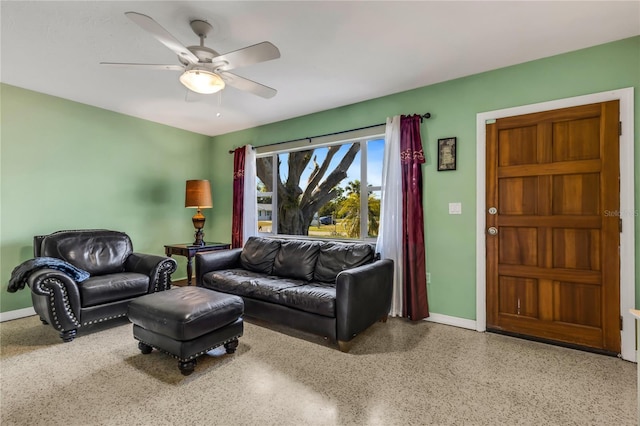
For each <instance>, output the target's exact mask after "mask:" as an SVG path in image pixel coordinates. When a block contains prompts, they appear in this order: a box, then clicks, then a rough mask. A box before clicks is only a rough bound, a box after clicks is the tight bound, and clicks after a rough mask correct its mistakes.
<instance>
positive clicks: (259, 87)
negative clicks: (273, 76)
mask: <svg viewBox="0 0 640 426" xmlns="http://www.w3.org/2000/svg"><path fill="white" fill-rule="evenodd" d="M219 74H220V75H221V76H222V77H223V80H224V82H225V83H226V84H228V85H229V86H231V87H235V88H236V89H240V90H244V91H245V92H250V93H253V94H254V95H258V96H261V97H263V98H266V99H269V98H273V97H274V96H275V95H276V93H278V91H277V90H276V89H272V88H271V87H268V86H265V85H264V84H260V83H256V82H255V81H252V80H249V79H248V78H244V77H240V76H239V75H236V74H232V73H230V72H227V71H222V72H219Z"/></svg>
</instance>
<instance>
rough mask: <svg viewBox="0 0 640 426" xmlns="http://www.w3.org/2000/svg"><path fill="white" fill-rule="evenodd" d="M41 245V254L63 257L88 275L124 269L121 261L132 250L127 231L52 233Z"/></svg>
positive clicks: (113, 272) (123, 260) (43, 239)
mask: <svg viewBox="0 0 640 426" xmlns="http://www.w3.org/2000/svg"><path fill="white" fill-rule="evenodd" d="M40 244H41V245H40V256H42V257H55V258H58V259H62V260H64V261H65V262H69V263H70V264H72V265H73V266H75V267H76V268H80V269H84V270H85V271H87V272H89V273H90V274H91V275H105V274H115V273H118V272H123V271H124V262H125V261H126V260H127V258H128V257H129V255H130V254H131V253H132V252H133V246H132V244H131V239H129V236H127V234H125V233H123V232H117V231H108V230H80V231H59V232H54V233H53V234H50V235H46V236H45V237H44V238H42V240H41V243H40Z"/></svg>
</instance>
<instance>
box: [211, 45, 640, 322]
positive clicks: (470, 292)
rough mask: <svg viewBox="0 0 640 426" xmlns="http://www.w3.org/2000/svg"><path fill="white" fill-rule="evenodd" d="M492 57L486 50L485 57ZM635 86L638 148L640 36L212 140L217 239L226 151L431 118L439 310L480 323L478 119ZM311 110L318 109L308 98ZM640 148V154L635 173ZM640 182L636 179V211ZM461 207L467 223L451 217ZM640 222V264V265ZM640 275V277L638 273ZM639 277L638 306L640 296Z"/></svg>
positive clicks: (639, 231) (432, 268)
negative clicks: (441, 162)
mask: <svg viewBox="0 0 640 426" xmlns="http://www.w3.org/2000/svg"><path fill="white" fill-rule="evenodd" d="M490 53H491V52H490V51H488V52H487V54H490ZM624 87H634V88H635V105H636V108H635V111H636V113H635V133H636V135H635V140H638V134H639V132H640V37H634V38H630V39H625V40H621V41H617V42H614V43H609V44H605V45H601V46H596V47H593V48H589V49H584V50H579V51H575V52H571V53H567V54H563V55H558V56H554V57H550V58H545V59H541V60H537V61H532V62H528V63H524V64H520V65H516V66H512V67H508V68H502V69H498V70H494V71H490V72H486V73H482V74H477V75H473V76H470V77H465V78H461V79H456V80H452V81H448V82H444V83H441V84H435V85H432V86H427V87H422V88H419V89H415V90H411V91H407V92H403V93H398V94H394V95H390V96H386V97H383V98H377V99H372V100H369V101H366V102H361V103H358V104H353V105H349V106H345V107H342V108H336V109H333V110H329V111H323V112H319V113H316V114H311V115H307V116H304V117H298V118H295V119H291V120H287V121H282V122H278V123H274V124H269V125H265V126H261V127H257V128H253V129H249V130H245V131H240V132H235V133H230V134H226V135H222V136H217V137H214V138H213V142H214V150H213V155H212V157H211V160H212V175H211V179H212V181H213V182H215V189H214V193H215V194H216V200H217V204H216V206H215V207H214V209H213V210H214V212H213V213H214V215H215V216H216V217H217V218H218V220H216V221H215V223H214V224H213V230H214V232H213V233H214V234H215V235H216V236H217V237H219V238H224V237H225V236H226V235H227V234H228V231H227V230H228V229H229V228H230V226H231V176H232V162H231V161H230V155H229V154H227V150H229V149H231V148H235V147H238V146H241V145H244V144H247V143H249V144H253V145H255V146H260V145H265V144H268V143H273V142H278V141H283V140H289V139H294V138H299V137H306V136H313V135H318V134H323V133H329V132H335V131H341V130H347V129H352V128H357V127H361V126H366V125H370V124H376V123H383V122H384V121H385V118H386V117H388V116H393V115H397V114H412V113H421V114H422V113H425V112H430V113H431V115H432V118H431V119H429V120H426V121H425V123H424V124H423V126H422V139H423V140H422V141H423V146H424V149H425V152H426V154H427V162H426V164H425V165H424V167H423V177H424V211H425V238H426V245H427V247H426V248H427V269H428V271H429V272H430V273H431V284H430V285H429V288H428V293H429V304H430V309H431V312H434V313H439V314H444V315H450V316H454V317H460V318H466V319H475V315H476V313H475V308H476V306H475V304H476V301H475V291H476V279H475V278H476V277H475V274H476V250H475V247H476V240H475V235H476V212H475V204H476V131H475V129H476V127H475V126H476V114H477V113H480V112H486V111H492V110H497V109H502V108H509V107H515V106H520V105H526V104H532V103H537V102H544V101H550V100H554V99H559V98H567V97H572V96H579V95H585V94H590V93H597V92H603V91H608V90H613V89H619V88H624ZM309 102H313V99H310V100H309ZM449 136H456V137H457V138H458V164H457V170H456V171H449V172H440V173H438V172H437V171H436V166H435V161H436V142H437V139H438V138H443V137H449ZM639 159H640V149H638V148H636V158H635V163H636V168H637V167H638V166H637V165H638V164H639ZM639 189H640V183H639V181H638V176H636V208H637V206H638V200H639V199H640V197H639V196H638V192H639V191H638V190H639ZM449 202H462V215H460V216H452V215H449V214H448V203H449ZM638 235H640V226H639V225H638V219H636V261H637V260H638V259H639V258H640V247H639V243H640V237H638ZM636 274H638V272H637V273H636ZM637 282H638V279H636V300H639V297H638V295H637V294H638V285H637Z"/></svg>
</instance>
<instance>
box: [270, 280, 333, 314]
mask: <svg viewBox="0 0 640 426" xmlns="http://www.w3.org/2000/svg"><path fill="white" fill-rule="evenodd" d="M280 303H281V304H282V305H285V306H289V307H291V308H295V309H299V310H301V311H305V312H311V313H314V314H318V315H323V316H325V317H330V318H335V316H336V287H335V285H333V284H327V283H307V284H305V285H301V286H297V287H288V288H285V289H282V290H281V291H280Z"/></svg>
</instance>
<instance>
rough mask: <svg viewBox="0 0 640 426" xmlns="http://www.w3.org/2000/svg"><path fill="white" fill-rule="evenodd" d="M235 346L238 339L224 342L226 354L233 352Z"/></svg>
mask: <svg viewBox="0 0 640 426" xmlns="http://www.w3.org/2000/svg"><path fill="white" fill-rule="evenodd" d="M237 347H238V339H233V340H232V341H230V342H227V343H225V344H224V348H225V349H226V350H227V353H228V354H232V353H234V352H235V351H236V348H237Z"/></svg>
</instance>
